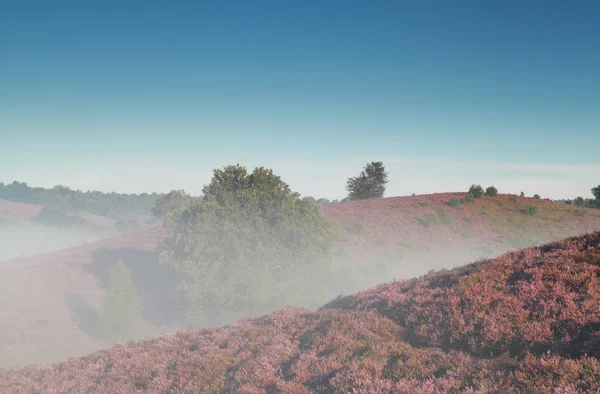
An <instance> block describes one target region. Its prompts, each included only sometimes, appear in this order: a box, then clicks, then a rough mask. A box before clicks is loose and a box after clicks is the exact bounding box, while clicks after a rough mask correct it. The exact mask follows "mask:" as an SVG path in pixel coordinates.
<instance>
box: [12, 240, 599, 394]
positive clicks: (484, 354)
mask: <svg viewBox="0 0 600 394" xmlns="http://www.w3.org/2000/svg"><path fill="white" fill-rule="evenodd" d="M599 358H600V232H593V233H590V234H587V235H582V236H578V237H572V238H568V239H565V240H562V241H559V242H553V243H548V244H545V245H542V246H540V247H532V248H526V249H521V250H517V251H513V252H509V253H506V254H503V255H501V256H499V257H497V258H495V259H490V260H481V261H477V262H474V263H471V264H468V265H465V266H463V267H458V268H454V269H452V270H442V271H438V272H431V273H429V274H427V275H425V276H422V277H419V278H415V279H410V280H404V281H397V282H393V283H388V284H384V285H380V286H377V287H375V288H372V289H369V290H365V291H362V292H359V293H357V294H354V295H351V296H345V297H339V298H337V299H335V300H333V301H331V302H329V303H328V304H326V305H325V306H324V307H322V308H321V309H319V310H318V311H310V310H306V309H300V308H287V309H282V310H279V311H277V312H274V313H272V314H269V315H267V316H264V317H260V318H254V319H246V320H243V321H240V322H238V323H236V324H233V325H230V326H224V327H217V328H212V329H208V330H200V331H191V330H186V331H179V332H177V333H173V334H166V335H163V336H161V337H160V338H157V339H152V340H143V341H137V342H131V343H127V344H120V345H115V346H113V347H112V348H110V349H108V350H102V351H99V352H95V353H92V354H89V355H87V356H85V357H81V358H73V359H70V360H68V361H65V362H61V363H58V364H53V365H48V366H28V367H24V368H20V369H9V370H5V371H4V372H2V375H0V376H1V377H0V392H3V393H23V392H28V393H86V392H87V393H89V392H110V393H134V392H150V393H166V392H170V393H184V392H202V393H210V392H221V393H234V392H235V393H276V392H283V393H311V392H317V393H319V392H320V393H328V392H353V393H447V392H461V393H513V392H514V393H550V392H554V393H577V392H590V393H591V392H599V391H600V360H599Z"/></svg>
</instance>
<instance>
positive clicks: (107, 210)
mask: <svg viewBox="0 0 600 394" xmlns="http://www.w3.org/2000/svg"><path fill="white" fill-rule="evenodd" d="M160 196H162V194H158V193H152V194H148V193H142V194H121V193H114V192H113V193H102V192H99V191H87V192H82V191H80V190H72V189H70V188H68V187H65V186H60V185H59V186H55V187H53V188H52V189H45V188H43V187H31V186H28V185H27V183H25V182H21V183H20V182H17V181H14V182H13V183H10V184H7V185H5V184H4V183H2V182H0V199H4V200H9V201H15V202H21V203H26V204H39V205H44V206H52V207H56V208H60V209H62V210H64V211H67V212H74V211H86V212H90V213H93V214H96V215H101V216H106V217H111V218H115V219H117V218H119V217H122V216H127V215H131V214H150V210H151V209H152V207H153V206H154V203H155V202H156V200H157V199H158V198H159V197H160Z"/></svg>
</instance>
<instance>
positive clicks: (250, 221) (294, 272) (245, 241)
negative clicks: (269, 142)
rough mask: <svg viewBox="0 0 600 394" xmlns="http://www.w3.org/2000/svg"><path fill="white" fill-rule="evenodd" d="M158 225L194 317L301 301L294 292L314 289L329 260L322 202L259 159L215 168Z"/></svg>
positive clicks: (166, 260) (210, 318)
mask: <svg viewBox="0 0 600 394" xmlns="http://www.w3.org/2000/svg"><path fill="white" fill-rule="evenodd" d="M163 225H164V228H165V230H166V232H167V238H166V239H165V241H163V243H162V244H161V249H162V252H161V262H162V263H163V264H166V265H168V266H171V267H173V268H174V269H175V271H176V272H178V273H179V274H180V275H181V276H182V282H181V284H180V290H181V291H183V292H184V294H185V296H186V298H187V301H188V318H189V319H190V323H192V324H194V323H200V324H202V323H209V322H216V321H218V322H222V321H226V320H228V321H231V320H234V319H238V318H240V317H242V316H245V315H248V314H256V313H264V312H266V311H268V310H270V309H272V308H274V307H281V306H284V305H285V304H286V303H289V302H293V303H299V302H302V301H301V300H299V299H297V298H294V297H296V296H297V295H299V296H302V295H304V296H305V297H311V296H314V295H316V294H318V291H319V289H320V283H321V282H322V280H323V278H324V275H323V272H324V271H325V270H327V269H328V265H329V263H330V250H331V245H332V240H333V237H332V235H331V232H330V231H329V227H328V223H327V221H326V220H325V219H324V217H323V216H322V215H321V213H320V210H319V206H318V205H317V204H316V203H314V202H312V201H310V200H309V199H303V198H301V197H300V195H299V194H298V193H295V192H292V191H291V190H290V188H289V186H288V185H287V184H286V183H285V182H283V181H282V180H281V178H280V177H279V176H277V175H275V174H274V173H273V171H272V170H270V169H265V168H263V167H260V168H255V169H254V171H253V172H252V173H248V172H247V170H246V168H245V167H243V166H240V165H239V164H238V165H234V166H227V167H224V168H223V169H216V170H214V176H213V178H212V181H211V183H210V184H208V185H206V186H204V189H203V196H202V197H201V198H200V199H198V200H196V201H193V202H191V203H190V204H188V206H187V207H186V208H185V209H184V210H183V211H182V212H181V213H180V214H179V215H169V216H167V217H166V218H165V221H164V224H163ZM321 301H322V300H321Z"/></svg>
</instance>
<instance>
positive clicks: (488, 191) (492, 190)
mask: <svg viewBox="0 0 600 394" xmlns="http://www.w3.org/2000/svg"><path fill="white" fill-rule="evenodd" d="M497 194H498V189H496V188H495V187H494V186H490V187H488V188H487V189H485V195H486V196H490V197H494V196H496V195H497Z"/></svg>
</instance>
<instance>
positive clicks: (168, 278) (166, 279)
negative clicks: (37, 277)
mask: <svg viewBox="0 0 600 394" xmlns="http://www.w3.org/2000/svg"><path fill="white" fill-rule="evenodd" d="M119 259H123V263H124V264H125V266H126V267H127V269H128V270H129V272H130V273H131V277H132V279H133V283H134V284H135V287H136V289H137V293H138V295H139V296H140V297H141V299H142V303H143V305H144V310H143V316H144V320H146V321H148V322H150V323H152V324H154V325H157V326H162V325H168V326H171V325H175V324H177V323H179V322H181V321H182V320H183V318H184V314H185V310H184V308H183V304H182V302H180V300H179V298H178V296H177V291H176V289H177V284H178V278H177V275H176V273H175V272H174V271H173V269H171V268H170V267H167V266H165V265H162V264H160V263H159V262H158V256H157V254H156V253H155V252H153V251H143V250H137V249H129V248H121V249H101V250H97V251H95V252H93V253H92V263H91V264H88V265H86V266H85V267H84V269H85V270H86V271H87V272H89V273H91V274H92V275H94V276H95V277H96V278H97V279H98V280H99V281H100V282H101V283H102V285H103V286H104V287H105V288H106V287H107V286H108V277H109V271H110V269H111V268H112V267H113V265H114V264H116V263H117V261H118V260H119Z"/></svg>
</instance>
